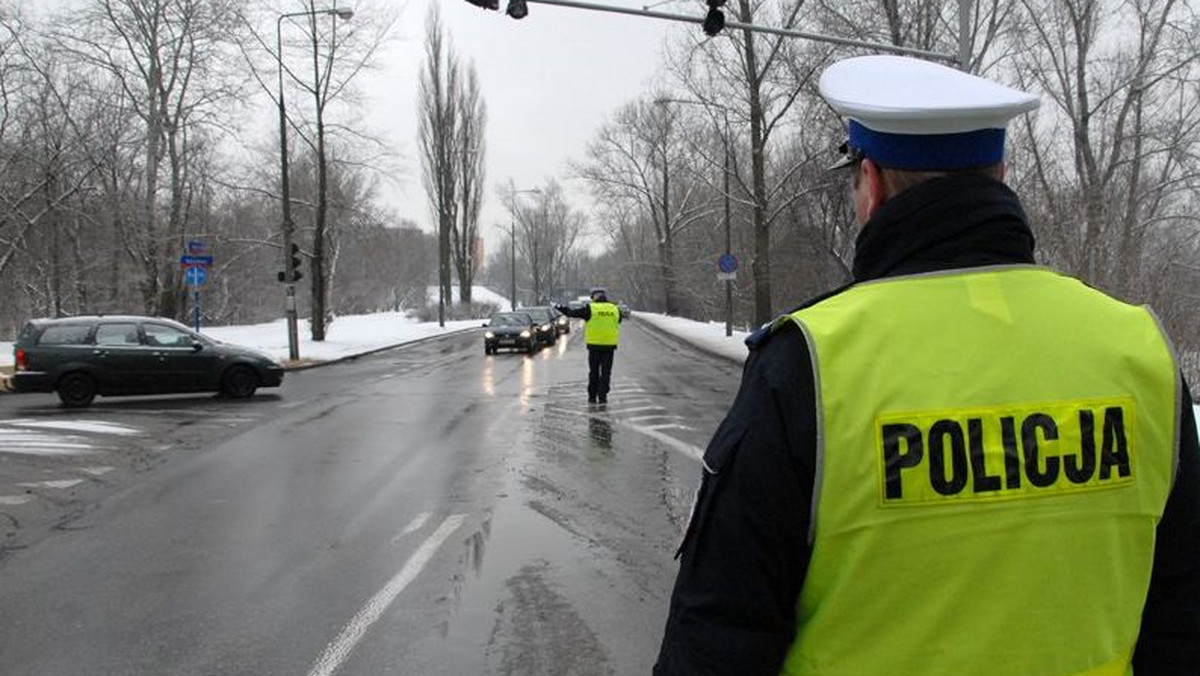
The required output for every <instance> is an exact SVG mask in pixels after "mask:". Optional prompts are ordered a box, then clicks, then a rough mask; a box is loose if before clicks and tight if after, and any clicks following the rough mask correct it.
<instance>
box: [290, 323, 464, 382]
mask: <svg viewBox="0 0 1200 676" xmlns="http://www.w3.org/2000/svg"><path fill="white" fill-rule="evenodd" d="M481 330H482V327H474V326H472V327H468V328H465V329H458V330H455V331H450V332H448V333H437V334H434V335H432V336H425V337H423V338H415V339H413V340H406V341H404V342H402V343H393V344H391V345H384V346H383V347H376V348H372V349H370V350H367V351H365V352H355V353H354V354H348V355H346V356H344V357H338V358H337V359H329V360H326V361H314V362H309V363H301V364H285V365H284V367H283V369H284V370H285V371H289V372H290V371H309V370H312V369H315V368H321V367H322V366H333V365H334V364H341V363H343V362H348V361H354V360H355V359H358V358H359V357H368V356H370V355H373V354H379V353H380V352H387V351H388V350H396V349H399V348H402V347H410V346H412V345H419V344H421V343H429V342H432V341H435V340H443V339H445V338H453V337H455V336H461V335H464V334H467V333H471V332H473V331H481Z"/></svg>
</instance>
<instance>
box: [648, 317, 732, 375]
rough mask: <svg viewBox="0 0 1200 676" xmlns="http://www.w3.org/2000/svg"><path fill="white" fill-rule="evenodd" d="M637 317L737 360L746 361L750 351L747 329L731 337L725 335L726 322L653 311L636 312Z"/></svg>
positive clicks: (710, 350) (690, 341) (706, 348)
mask: <svg viewBox="0 0 1200 676" xmlns="http://www.w3.org/2000/svg"><path fill="white" fill-rule="evenodd" d="M636 315H637V318H638V319H642V320H645V321H646V322H647V323H649V324H653V325H654V326H656V327H658V328H660V329H662V330H663V331H666V332H667V333H670V334H673V335H675V336H678V337H679V338H682V339H683V340H684V341H686V342H689V343H692V344H694V345H696V346H698V347H700V348H701V349H703V350H706V351H708V352H714V353H716V354H719V355H723V356H725V357H728V358H730V359H733V360H734V361H737V362H739V363H740V362H744V361H746V356H747V355H749V354H750V351H749V350H748V349H747V348H746V343H745V340H746V336H747V335H748V334H747V333H746V332H745V331H734V332H733V335H732V336H730V337H728V338H727V337H725V322H697V321H694V320H691V319H684V318H682V317H668V316H667V315H660V314H654V313H651V312H636Z"/></svg>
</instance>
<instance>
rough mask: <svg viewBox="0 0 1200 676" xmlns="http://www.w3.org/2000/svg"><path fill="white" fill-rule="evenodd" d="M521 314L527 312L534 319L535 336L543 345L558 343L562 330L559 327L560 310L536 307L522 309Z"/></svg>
mask: <svg viewBox="0 0 1200 676" xmlns="http://www.w3.org/2000/svg"><path fill="white" fill-rule="evenodd" d="M520 311H521V312H526V313H528V314H529V316H530V317H532V318H533V321H534V323H535V324H536V326H535V327H534V336H535V337H536V338H537V339H538V342H539V343H541V344H542V345H553V344H555V343H557V342H558V334H560V333H562V330H561V329H559V327H558V317H559V314H558V310H555V309H554V308H552V307H549V306H540V305H539V306H535V307H523V308H520Z"/></svg>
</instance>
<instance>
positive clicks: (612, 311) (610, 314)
mask: <svg viewBox="0 0 1200 676" xmlns="http://www.w3.org/2000/svg"><path fill="white" fill-rule="evenodd" d="M589 307H590V308H591V313H592V317H591V319H589V320H587V322H586V323H585V324H584V326H583V340H584V342H585V343H587V344H588V345H611V346H614V347H615V346H616V344H617V341H618V340H619V338H620V335H621V326H620V322H621V310H620V309H619V308H618V307H617V306H616V305H615V304H613V303H609V302H607V301H592V302H591V304H590V305H589Z"/></svg>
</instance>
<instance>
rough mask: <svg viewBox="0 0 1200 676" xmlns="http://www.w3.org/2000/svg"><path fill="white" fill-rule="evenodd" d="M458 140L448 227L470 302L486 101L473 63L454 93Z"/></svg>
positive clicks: (464, 295) (461, 295)
mask: <svg viewBox="0 0 1200 676" xmlns="http://www.w3.org/2000/svg"><path fill="white" fill-rule="evenodd" d="M457 97H458V105H457V106H456V107H457V109H458V112H459V121H458V122H459V124H458V130H457V136H458V140H457V143H456V145H457V146H458V149H459V153H458V163H457V164H458V172H459V178H458V194H459V195H458V197H459V198H458V202H459V209H458V218H457V219H455V221H454V226H453V228H452V230H451V239H452V244H453V249H454V266H455V269H456V270H457V272H458V285H459V298H460V299H461V301H462V303H463V304H465V305H470V304H471V287H472V285H473V284H474V282H475V273H476V270H477V269H478V266H479V265H480V264H481V263H482V262H483V261H476V260H475V249H476V247H475V243H476V241H477V238H478V236H479V211H480V208H481V207H482V206H483V183H484V180H485V177H484V158H485V150H486V135H485V130H486V128H487V104H486V103H485V102H484V100H483V97H482V95H481V94H480V91H479V77H478V75H476V72H475V65H474V64H471V65H470V66H469V67H468V68H467V77H466V82H465V83H464V84H463V87H462V88H461V89H460V90H459V91H458V93H457Z"/></svg>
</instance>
